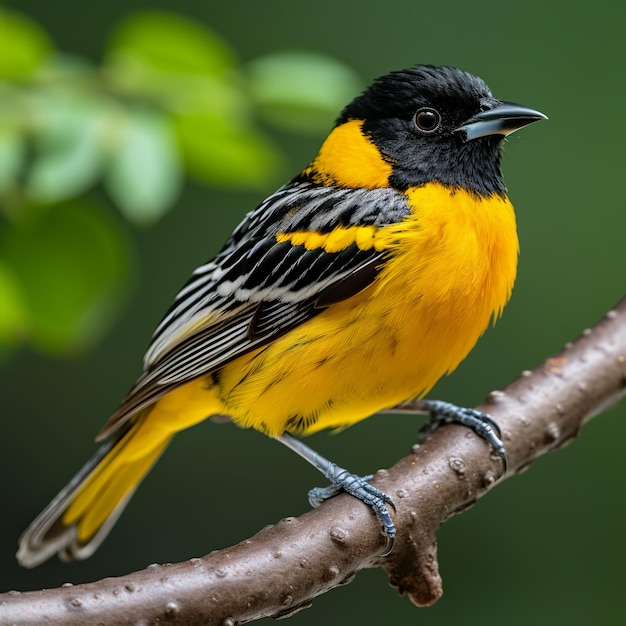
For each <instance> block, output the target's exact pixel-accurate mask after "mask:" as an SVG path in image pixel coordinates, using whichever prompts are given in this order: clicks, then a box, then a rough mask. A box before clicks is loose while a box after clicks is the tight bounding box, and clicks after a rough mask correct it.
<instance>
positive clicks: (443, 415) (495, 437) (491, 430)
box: [385, 400, 507, 472]
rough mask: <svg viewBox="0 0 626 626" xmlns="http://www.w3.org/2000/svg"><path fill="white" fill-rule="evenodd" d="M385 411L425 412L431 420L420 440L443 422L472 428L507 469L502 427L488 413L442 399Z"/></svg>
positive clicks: (403, 404) (409, 404) (422, 401)
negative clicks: (490, 447) (489, 445)
mask: <svg viewBox="0 0 626 626" xmlns="http://www.w3.org/2000/svg"><path fill="white" fill-rule="evenodd" d="M385 412H391V413H425V414H427V415H430V420H429V421H428V422H427V423H426V425H425V426H423V427H422V429H421V430H420V441H423V440H424V439H425V438H426V437H427V436H428V435H429V434H430V433H432V432H433V431H434V430H436V429H437V428H439V426H441V425H442V424H461V425H462V426H467V427H468V428H471V429H472V430H473V431H474V432H475V433H476V434H477V435H478V436H479V437H481V438H482V439H484V440H485V441H486V442H487V443H489V444H491V446H492V447H493V449H494V450H495V453H496V454H497V455H498V456H499V457H500V459H502V463H503V465H504V471H505V472H506V469H507V458H506V450H505V448H504V444H503V443H502V439H501V436H502V435H501V432H500V427H499V426H498V424H496V422H495V421H494V420H493V419H492V418H491V417H490V416H489V415H487V413H481V412H480V411H476V410H475V409H468V408H465V407H461V406H457V405H456V404H452V403H450V402H443V401H441V400H415V401H409V402H403V403H401V404H398V405H396V406H394V407H392V408H391V409H388V410H386V411H385Z"/></svg>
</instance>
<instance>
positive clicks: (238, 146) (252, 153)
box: [176, 115, 282, 189]
mask: <svg viewBox="0 0 626 626" xmlns="http://www.w3.org/2000/svg"><path fill="white" fill-rule="evenodd" d="M176 127H177V129H178V136H179V139H180V143H181V146H182V151H183V155H184V157H185V160H186V164H187V168H188V170H189V172H190V174H191V175H192V176H195V177H196V178H198V179H200V180H202V181H203V182H206V183H209V184H211V185H217V186H225V187H236V188H246V187H247V188H255V189H258V188H264V187H266V186H267V184H268V183H269V182H271V181H272V180H273V179H274V178H275V176H276V174H277V173H278V171H279V170H280V168H281V165H282V163H281V160H280V155H279V153H278V151H277V150H276V149H275V148H274V146H273V145H272V144H271V143H270V141H269V140H268V139H266V138H265V137H264V136H263V135H261V134H260V133H259V132H258V131H256V130H254V129H253V128H251V127H249V126H248V125H247V124H241V123H237V124H233V123H229V121H228V120H227V119H225V118H218V117H213V116H209V115H186V116H181V117H178V118H176Z"/></svg>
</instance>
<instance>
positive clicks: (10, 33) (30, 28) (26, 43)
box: [0, 9, 52, 79]
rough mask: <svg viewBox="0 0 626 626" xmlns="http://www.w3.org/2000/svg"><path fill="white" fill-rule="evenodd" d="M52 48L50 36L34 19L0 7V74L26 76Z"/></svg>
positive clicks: (12, 76) (17, 76) (16, 76)
mask: <svg viewBox="0 0 626 626" xmlns="http://www.w3.org/2000/svg"><path fill="white" fill-rule="evenodd" d="M51 50H52V44H51V42H50V39H49V38H48V36H47V35H46V33H45V32H44V31H43V30H42V29H41V28H40V27H39V26H38V25H37V24H36V23H35V22H33V21H32V20H30V19H28V18H27V17H26V16H24V15H21V14H20V13H15V12H13V11H7V10H6V9H0V77H3V78H8V79H20V78H27V77H28V76H30V75H31V74H32V73H33V72H34V71H35V70H36V69H37V68H38V67H39V66H40V65H41V64H42V63H43V62H44V60H45V59H46V58H47V57H48V55H49V54H50V52H51Z"/></svg>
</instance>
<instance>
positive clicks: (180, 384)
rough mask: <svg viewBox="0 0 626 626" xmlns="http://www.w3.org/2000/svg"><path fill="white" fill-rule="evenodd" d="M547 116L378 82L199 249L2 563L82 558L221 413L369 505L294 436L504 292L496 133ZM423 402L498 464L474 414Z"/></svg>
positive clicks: (388, 383) (399, 75)
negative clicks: (79, 452) (129, 379)
mask: <svg viewBox="0 0 626 626" xmlns="http://www.w3.org/2000/svg"><path fill="white" fill-rule="evenodd" d="M541 119H545V115H543V114H542V113H539V112H538V111H535V110H533V109H529V108H527V107H524V106H520V105H517V104H512V103H509V102H503V101H500V100H497V99H496V98H494V97H493V96H492V94H491V91H490V90H489V88H488V87H487V85H486V84H485V83H484V82H483V81H482V80H481V79H480V78H477V77H476V76H473V75H471V74H468V73H466V72H463V71H461V70H458V69H455V68H452V67H432V66H417V67H414V68H410V69H406V70H402V71H398V72H393V73H391V74H388V75H386V76H383V77H381V78H379V79H377V80H376V81H374V83H373V84H372V85H371V86H370V87H369V88H368V89H367V90H366V91H365V92H364V93H363V94H362V95H360V96H358V97H357V98H355V100H353V101H352V102H351V103H350V104H349V105H348V106H347V107H346V108H345V109H344V110H343V112H342V113H341V115H340V117H339V119H338V120H337V122H336V125H335V127H334V128H333V130H332V131H331V133H330V135H329V136H328V138H327V139H326V140H325V141H324V143H323V144H322V146H321V148H320V150H319V152H318V154H317V156H316V157H315V158H314V159H313V161H312V162H311V164H310V165H309V166H308V167H306V168H305V169H304V170H303V171H302V173H300V174H299V175H298V176H297V177H296V178H294V179H293V180H292V181H291V182H290V183H288V184H286V185H285V186H283V187H281V188H280V189H279V190H278V191H276V192H275V193H274V194H272V195H271V196H270V197H269V198H267V199H266V200H265V201H264V202H262V203H261V204H260V205H259V206H258V207H257V208H256V209H255V210H253V211H252V212H250V213H249V214H248V215H247V216H246V217H245V218H244V220H243V222H242V223H241V224H240V225H239V226H238V227H237V228H236V229H235V231H234V232H233V234H232V236H231V237H230V239H229V240H228V241H227V243H226V245H225V246H224V247H223V249H222V250H221V252H219V254H217V256H216V257H215V258H214V259H213V260H212V261H209V262H208V263H206V264H205V265H201V266H200V267H198V268H197V269H196V270H195V271H194V272H193V275H192V277H191V279H190V280H189V282H188V283H187V284H186V285H185V286H184V287H183V289H182V290H181V291H180V292H179V293H178V295H177V296H176V298H175V299H174V302H173V304H172V306H171V308H170V309H169V311H168V312H167V314H166V315H165V317H164V319H163V321H162V322H161V323H160V324H159V326H158V327H157V329H156V331H155V333H154V335H153V337H152V342H151V344H150V346H149V349H148V351H147V354H146V356H145V360H144V371H143V373H142V375H141V376H140V377H139V379H138V380H137V382H136V383H135V385H134V386H133V387H132V389H131V390H130V392H129V393H128V394H127V396H126V397H125V398H124V400H123V401H122V403H121V405H120V407H119V408H118V409H117V411H115V413H114V414H113V415H112V416H111V418H110V419H109V420H108V422H107V423H106V424H105V426H104V428H103V429H102V431H101V432H100V434H99V436H98V439H99V440H102V439H106V440H107V441H106V442H105V443H104V444H103V445H102V447H101V448H100V449H99V450H98V452H97V453H96V455H95V456H94V457H93V458H92V459H91V460H90V461H89V462H88V463H87V464H86V465H85V466H84V467H83V469H81V470H80V472H79V473H78V474H77V475H76V476H75V477H74V479H73V480H72V481H70V483H69V484H68V485H67V486H66V487H65V488H64V489H63V490H62V491H61V492H60V493H59V494H58V496H57V497H56V498H55V499H54V500H53V501H52V502H51V503H50V504H49V505H48V507H47V508H46V509H45V510H44V511H43V512H42V513H41V514H40V515H39V517H38V518H37V519H36V520H35V521H34V522H33V523H32V524H31V526H30V527H29V528H28V529H27V530H26V532H25V533H24V535H23V536H22V538H21V542H20V548H19V552H18V560H19V561H20V563H21V564H22V565H24V566H26V567H34V566H36V565H38V564H39V563H41V562H42V561H44V560H46V559H48V558H49V557H50V556H52V555H53V554H55V553H58V554H59V556H60V557H61V558H62V559H64V560H71V559H81V558H86V557H88V556H89V555H91V554H92V553H93V552H94V551H95V550H96V548H97V547H98V546H99V545H100V543H101V542H102V540H103V539H104V538H105V536H106V535H107V533H108V532H109V531H110V529H111V527H112V526H113V524H114V523H115V521H116V520H117V518H118V517H119V515H120V513H121V512H122V510H123V508H124V506H125V505H126V503H127V502H128V500H129V498H130V497H131V496H132V494H133V492H134V490H135V489H136V488H137V486H138V485H139V483H140V482H141V480H142V479H143V477H144V476H145V475H146V473H147V472H148V471H149V470H150V468H151V466H152V465H153V464H154V462H155V461H156V460H157V459H158V458H159V456H160V455H161V453H162V452H163V451H164V450H165V448H166V447H167V444H168V443H169V441H170V440H171V439H172V437H173V436H174V435H175V434H176V433H177V432H178V431H180V430H183V429H185V428H188V427H190V426H193V425H194V424H197V423H199V422H201V421H202V420H204V419H206V418H207V417H210V416H213V415H228V416H230V418H231V419H232V421H233V422H235V424H237V425H238V426H242V427H246V428H247V427H252V428H256V429H257V430H260V431H261V432H263V433H265V434H266V435H269V436H270V437H273V438H275V439H277V440H279V441H281V442H282V443H284V444H286V445H287V446H289V447H290V448H292V449H293V450H295V451H296V452H297V453H298V454H300V455H301V456H303V457H304V458H305V459H306V460H308V461H309V462H310V463H312V464H313V465H315V466H316V467H317V468H318V469H319V470H320V471H322V472H323V473H324V474H325V475H326V477H327V478H328V479H329V480H330V482H331V485H330V487H327V488H325V489H317V490H313V491H312V492H311V494H310V499H311V501H312V503H313V504H317V503H319V502H320V501H322V500H324V499H326V498H328V497H330V496H332V495H333V494H335V493H337V492H339V491H341V490H345V491H347V492H349V493H351V494H352V495H354V496H356V497H357V498H359V499H360V500H362V501H363V502H365V503H366V504H368V505H369V506H370V507H371V508H372V510H373V511H374V512H375V513H376V514H377V515H378V517H379V519H380V520H381V523H382V529H383V532H384V534H385V535H386V536H387V538H388V540H389V545H390V546H391V545H392V542H393V537H394V533H395V528H394V525H393V522H392V520H391V517H390V515H389V512H388V505H390V504H391V501H390V499H389V497H388V496H387V495H386V494H384V493H382V492H380V491H379V490H377V489H376V488H374V487H373V486H371V485H370V484H369V483H368V482H367V478H362V477H359V476H355V475H354V474H350V473H349V472H347V471H346V470H344V469H342V468H339V467H337V466H336V465H334V464H333V463H330V462H329V461H327V460H326V459H324V458H323V457H321V456H320V455H318V454H316V453H315V452H314V451H313V450H311V449H310V448H309V447H308V446H306V445H305V444H304V443H303V442H302V441H301V440H299V439H297V438H296V437H294V434H308V433H312V432H315V431H318V430H320V429H322V428H329V427H330V428H336V427H344V426H348V425H350V424H353V423H355V422H357V421H359V420H362V419H364V418H366V417H368V416H369V415H372V414H373V413H376V412H378V411H381V410H383V409H386V408H389V407H393V406H394V405H397V404H398V403H400V402H402V401H405V400H407V399H410V398H418V397H421V396H423V395H424V394H425V393H426V392H428V390H429V389H430V388H431V387H432V386H433V385H434V384H435V383H436V382H437V380H438V379H439V378H440V377H441V376H443V375H444V374H446V373H449V372H451V371H452V370H454V369H455V368H456V366H457V365H458V364H459V363H460V362H461V360H462V359H463V358H464V357H465V356H466V355H467V354H468V352H469V351H470V350H471V348H472V347H473V346H474V344H475V343H476V341H477V340H478V338H479V337H480V335H481V334H482V333H483V331H484V330H485V329H486V328H487V326H488V324H489V322H490V320H491V319H492V318H497V317H498V316H499V315H500V313H501V311H502V309H503V307H504V305H505V304H506V302H507V301H508V299H509V296H510V295H511V289H512V287H513V282H514V280H515V274H516V268H517V256H518V240H517V233H516V226H515V216H514V213H513V207H512V206H511V203H510V202H509V200H508V199H507V196H506V189H505V187H504V184H503V182H502V175H501V172H500V154H501V147H502V143H503V141H502V140H503V138H504V137H505V136H506V135H508V134H509V133H511V132H513V131H515V130H517V129H519V128H521V127H523V126H526V125H527V124H530V123H531V122H535V121H537V120H541ZM424 406H425V407H426V408H427V410H428V411H429V412H430V413H431V419H432V420H433V423H435V424H437V423H440V422H450V421H454V422H460V423H464V424H467V425H468V426H470V427H472V428H473V429H474V430H475V431H476V432H478V434H480V435H481V436H483V437H484V438H485V439H486V440H487V441H489V442H490V443H491V444H492V445H493V446H494V448H495V449H496V452H497V453H498V454H499V455H500V456H501V457H502V459H503V461H505V460H506V455H505V451H504V447H503V445H502V442H501V441H500V439H499V432H498V428H497V426H496V425H495V424H494V423H493V422H492V421H491V420H489V418H488V416H485V415H483V414H479V413H476V412H475V411H473V410H471V409H462V408H459V407H455V406H453V405H450V404H448V403H444V402H437V401H430V402H424Z"/></svg>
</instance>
